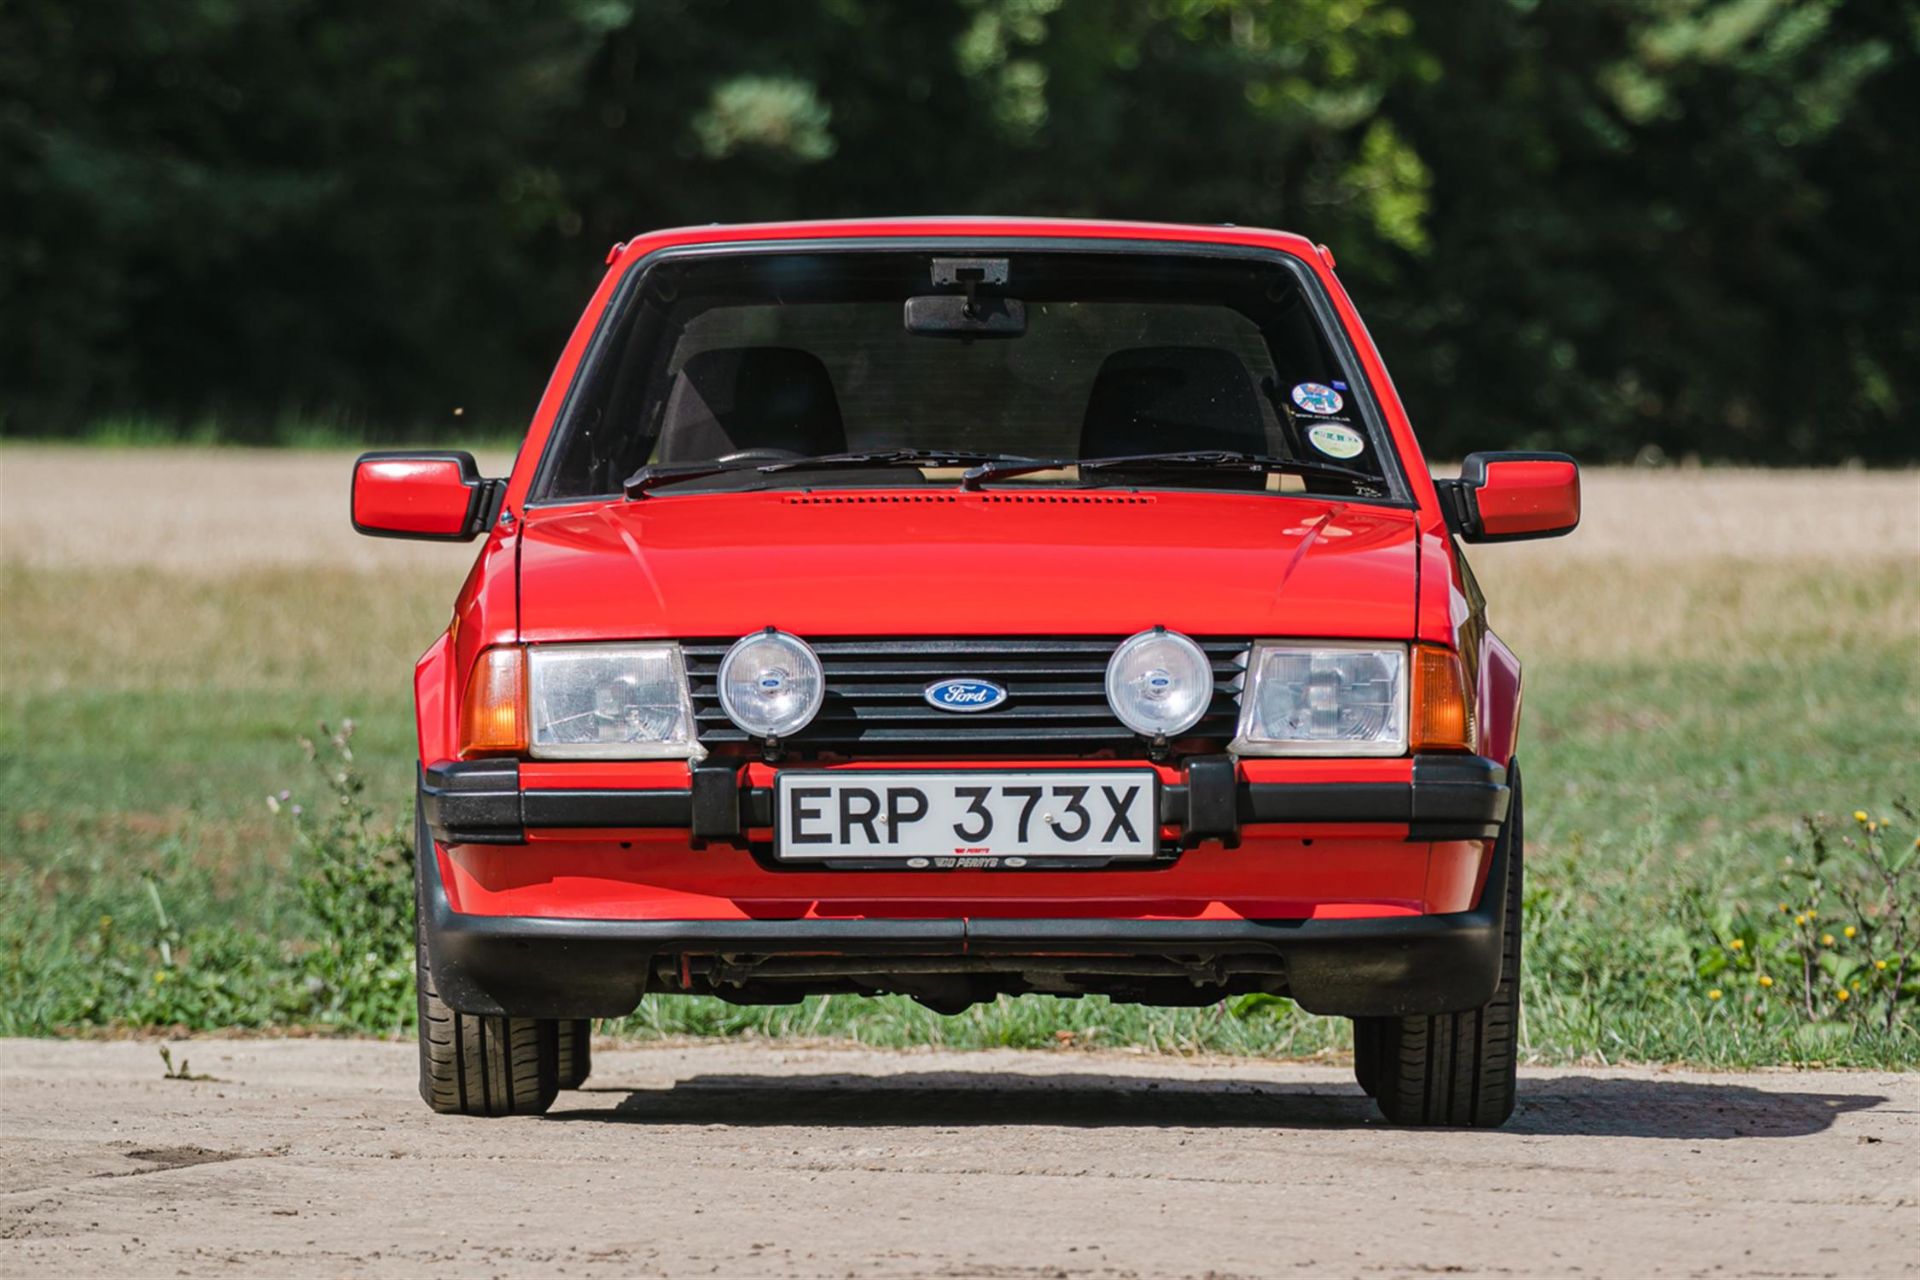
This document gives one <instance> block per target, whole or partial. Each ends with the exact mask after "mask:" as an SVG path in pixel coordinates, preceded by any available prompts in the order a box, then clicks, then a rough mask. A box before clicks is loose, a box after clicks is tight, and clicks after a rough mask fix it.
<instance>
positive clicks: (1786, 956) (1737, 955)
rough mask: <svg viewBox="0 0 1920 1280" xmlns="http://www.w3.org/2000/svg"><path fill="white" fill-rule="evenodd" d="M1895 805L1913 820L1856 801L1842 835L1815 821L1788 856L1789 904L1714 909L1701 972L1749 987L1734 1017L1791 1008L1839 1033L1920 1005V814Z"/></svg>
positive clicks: (1718, 992)
mask: <svg viewBox="0 0 1920 1280" xmlns="http://www.w3.org/2000/svg"><path fill="white" fill-rule="evenodd" d="M1894 809H1895V811H1896V812H1898V813H1899V814H1900V816H1901V817H1902V818H1903V819H1904V820H1905V824H1906V831H1905V832H1904V833H1902V834H1900V835H1897V836H1896V835H1895V834H1894V832H1893V830H1892V829H1891V828H1890V827H1889V826H1888V825H1887V823H1886V822H1885V821H1884V820H1882V819H1876V818H1874V817H1872V816H1871V815H1869V814H1868V813H1867V811H1866V810H1864V809H1858V810H1855V811H1854V815H1853V826H1854V828H1855V830H1854V831H1853V832H1851V833H1843V834H1841V835H1840V837H1839V839H1838V841H1837V842H1836V841H1835V840H1834V839H1833V838H1831V836H1830V835H1829V832H1828V831H1827V829H1826V827H1825V826H1823V825H1822V824H1821V823H1818V822H1816V821H1814V820H1813V819H1811V818H1809V819H1807V820H1806V823H1805V827H1806V838H1805V841H1804V842H1803V845H1802V847H1801V850H1800V851H1799V853H1798V854H1797V855H1793V856H1789V857H1787V858H1785V859H1783V860H1782V869H1781V872H1780V875H1779V885H1780V890H1781V896H1782V898H1783V899H1784V900H1783V901H1782V902H1780V903H1779V904H1778V910H1777V911H1773V910H1769V909H1768V908H1766V907H1765V906H1760V905H1756V904H1753V903H1750V902H1743V903H1741V904H1740V905H1739V906H1738V907H1737V908H1734V909H1730V910H1723V911H1720V912H1717V913H1715V914H1714V915H1713V917H1712V919H1711V921H1710V923H1711V927H1712V935H1711V938H1710V940H1709V941H1707V942H1704V943H1701V944H1698V945H1696V947H1695V950H1694V956H1695V966H1694V967H1695V972H1696V973H1697V974H1698V975H1699V979H1700V982H1701V983H1702V984H1703V985H1706V986H1707V988H1708V989H1707V992H1706V994H1707V998H1708V999H1709V1000H1713V1001H1720V1000H1722V999H1723V998H1724V997H1726V996H1727V995H1728V992H1727V991H1725V990H1723V988H1734V987H1735V984H1738V986H1737V988H1736V989H1735V990H1733V991H1732V993H1731V994H1732V996H1733V998H1732V999H1731V1000H1729V1001H1728V1002H1727V1003H1728V1004H1729V1006H1731V1007H1730V1009H1729V1012H1728V1015H1727V1016H1730V1017H1733V1016H1739V1014H1740V1013H1742V1012H1744V1013H1745V1014H1746V1015H1748V1016H1750V1017H1752V1018H1754V1019H1755V1020H1757V1021H1758V1022H1761V1023H1768V1022H1772V1021H1776V1020H1781V1019H1784V1020H1786V1021H1788V1022H1794V1023H1804V1024H1806V1025H1807V1026H1808V1027H1810V1028H1814V1029H1816V1030H1815V1032H1814V1038H1815V1041H1816V1043H1823V1044H1824V1043H1829V1042H1831V1041H1832V1040H1833V1039H1834V1038H1836V1037H1841V1038H1844V1037H1846V1036H1850V1035H1852V1034H1854V1033H1856V1032H1857V1031H1859V1030H1860V1029H1862V1028H1876V1027H1877V1028H1878V1029H1879V1030H1881V1031H1885V1032H1892V1031H1893V1030H1894V1029H1895V1028H1896V1027H1897V1026H1901V1025H1911V1024H1912V1023H1913V1022H1914V1020H1915V1014H1914V1010H1915V1009H1916V1008H1920V835H1915V834H1913V832H1914V831H1915V830H1916V829H1920V817H1917V816H1916V815H1915V814H1914V812H1913V810H1912V809H1910V808H1908V807H1907V806H1906V805H1905V804H1895V805H1894Z"/></svg>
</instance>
